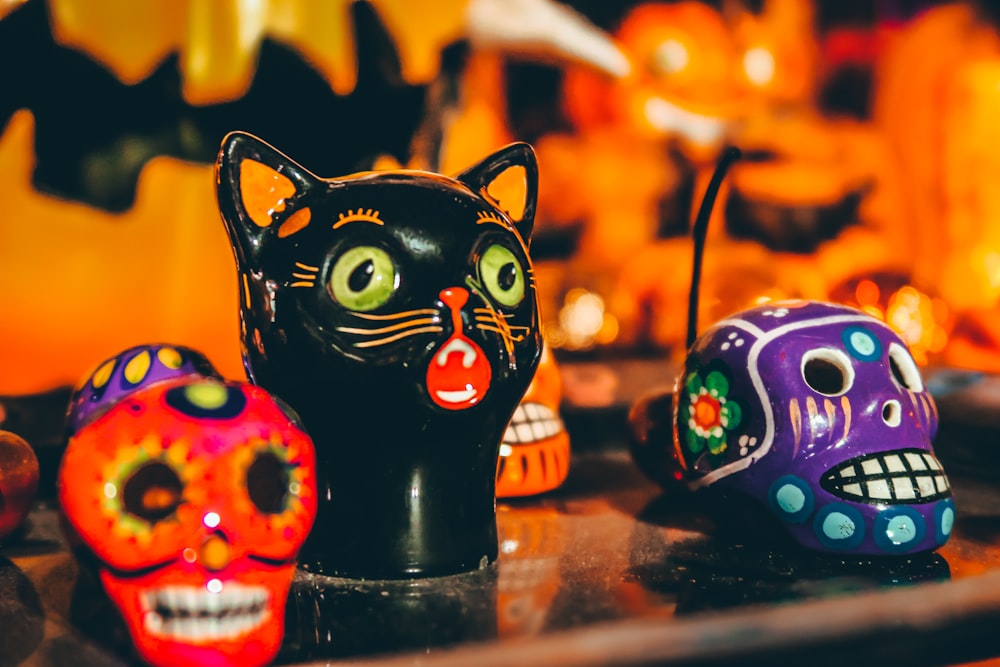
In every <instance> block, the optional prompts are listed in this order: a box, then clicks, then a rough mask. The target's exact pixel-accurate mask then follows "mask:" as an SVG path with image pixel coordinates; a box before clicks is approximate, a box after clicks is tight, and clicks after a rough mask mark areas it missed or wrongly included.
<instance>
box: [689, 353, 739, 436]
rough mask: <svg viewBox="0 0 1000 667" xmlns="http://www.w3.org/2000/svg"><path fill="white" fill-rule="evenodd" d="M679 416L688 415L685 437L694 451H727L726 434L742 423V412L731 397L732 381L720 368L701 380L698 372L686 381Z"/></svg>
mask: <svg viewBox="0 0 1000 667" xmlns="http://www.w3.org/2000/svg"><path fill="white" fill-rule="evenodd" d="M684 392H685V393H684V394H683V396H682V397H681V400H682V401H683V403H682V405H681V406H680V409H681V413H680V416H681V417H682V418H683V417H685V416H686V417H687V431H685V434H684V440H685V443H686V444H687V448H688V450H689V451H690V452H691V453H692V454H698V453H699V452H701V451H702V450H704V449H706V448H707V449H708V452H709V454H711V455H713V456H717V455H719V454H722V453H723V452H724V451H726V434H727V432H728V431H731V430H732V429H734V428H736V427H737V426H739V425H740V420H741V419H742V416H743V414H742V411H741V410H740V406H739V404H738V403H737V402H736V401H731V400H728V399H727V397H726V395H727V394H728V393H729V381H728V380H726V376H725V375H723V374H722V373H720V372H719V371H711V372H710V373H709V374H708V375H706V376H705V379H704V380H702V378H701V375H699V374H698V373H697V372H694V373H691V374H690V375H688V376H687V378H686V379H685V380H684Z"/></svg>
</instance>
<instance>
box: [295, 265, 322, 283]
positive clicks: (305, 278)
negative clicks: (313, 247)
mask: <svg viewBox="0 0 1000 667" xmlns="http://www.w3.org/2000/svg"><path fill="white" fill-rule="evenodd" d="M295 268H297V269H301V270H302V271H308V273H299V272H297V271H292V277H293V278H300V280H297V281H295V282H294V283H291V284H290V285H289V287H312V286H313V285H315V284H316V282H315V281H316V276H317V275H318V272H319V267H318V266H310V265H309V264H303V263H302V262H295Z"/></svg>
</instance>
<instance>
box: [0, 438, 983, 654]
mask: <svg viewBox="0 0 1000 667" xmlns="http://www.w3.org/2000/svg"><path fill="white" fill-rule="evenodd" d="M952 481H953V486H954V488H955V493H956V502H957V503H958V506H959V508H960V510H961V511H960V512H959V518H958V521H957V523H956V527H955V532H954V535H953V538H952V539H951V541H950V542H949V543H948V544H947V545H946V546H945V547H944V548H942V549H941V550H940V551H939V552H938V553H931V554H924V555H921V556H919V557H913V558H903V559H891V558H882V559H866V560H864V561H847V560H843V559H839V558H833V557H830V556H817V555H809V554H805V553H802V552H800V551H796V550H794V549H793V548H791V547H787V548H785V547H784V546H783V545H782V544H781V542H780V538H778V537H777V536H776V535H775V534H772V533H771V527H770V526H768V525H767V523H766V522H765V521H764V520H763V519H760V518H755V517H753V516H752V515H749V514H746V513H745V511H744V510H745V508H733V507H720V506H713V505H712V504H711V503H709V502H706V501H705V500H703V499H701V498H699V497H698V496H694V497H690V496H672V495H664V494H662V493H661V492H660V490H659V488H658V487H656V486H655V485H653V484H652V483H651V482H648V481H647V480H645V479H644V478H643V477H642V476H641V475H640V474H639V472H638V470H637V469H636V468H635V466H634V464H633V463H632V462H631V460H630V459H629V457H628V455H627V453H625V452H624V451H621V450H620V449H610V450H591V451H584V452H582V453H581V454H579V455H578V456H577V458H576V459H575V460H574V466H573V470H572V473H571V475H570V477H569V479H568V480H567V482H566V484H565V485H564V486H563V487H562V488H561V489H559V490H558V491H556V492H554V493H552V494H550V495H548V496H545V497H543V498H536V499H527V500H521V501H518V502H506V503H501V504H500V505H499V507H498V527H499V533H500V556H499V559H498V560H497V562H496V563H495V564H494V565H492V566H490V567H488V568H486V569H483V570H480V571H478V572H473V573H469V574H464V575H457V576H451V577H442V578H436V579H425V580H415V581H359V580H344V579H334V578H327V577H319V576H315V575H311V574H308V573H304V572H300V573H299V575H298V577H297V579H296V582H295V585H294V587H293V591H292V594H291V596H290V597H289V601H288V617H287V627H286V633H285V643H284V645H283V648H282V651H281V653H280V655H279V659H278V662H279V663H283V664H284V663H303V662H305V663H308V662H319V663H320V664H322V663H325V661H327V660H331V659H334V660H337V661H338V664H339V661H341V660H346V661H350V660H352V659H353V660H363V661H365V662H368V661H375V662H387V663H389V664H395V662H396V661H400V662H401V664H402V663H405V662H409V661H411V660H412V659H413V658H414V656H416V657H419V658H420V660H421V661H422V662H424V663H427V664H434V662H435V661H438V660H439V661H440V662H441V664H456V665H457V664H467V663H466V662H465V661H468V660H475V661H476V663H477V664H494V663H496V664H501V662H504V663H506V664H512V663H511V662H510V661H512V660H513V661H515V662H516V661H518V660H521V661H526V664H559V665H563V664H567V665H568V664H608V663H615V664H646V663H648V662H654V661H656V662H660V661H662V662H668V661H670V660H672V659H676V660H679V661H681V662H690V661H692V660H700V661H702V662H707V663H711V662H712V661H722V662H724V661H725V659H726V657H727V656H728V658H729V659H732V658H733V657H734V656H736V655H739V656H741V660H745V659H751V658H755V657H760V658H762V659H763V658H766V657H768V656H772V657H773V656H779V657H797V656H798V657H808V658H809V660H810V662H811V663H812V664H817V661H819V663H824V664H825V661H826V660H830V661H835V660H841V661H842V660H844V659H846V657H845V656H849V655H850V656H854V657H855V658H857V659H862V660H865V661H867V660H869V659H875V658H878V659H882V658H883V657H885V658H886V659H893V660H895V659H904V658H905V659H907V660H908V664H940V663H942V662H951V661H952V659H953V658H954V659H956V660H957V659H962V660H967V659H978V658H981V657H985V656H989V655H994V654H995V655H1000V640H998V639H997V638H996V637H995V633H994V632H992V630H990V629H989V628H990V627H991V625H990V624H995V623H996V621H997V620H998V618H1000V572H998V570H997V564H998V561H1000V548H998V545H1000V518H998V517H1000V509H998V508H1000V502H997V501H998V496H1000V490H998V489H996V488H994V487H993V486H991V485H990V484H988V483H987V482H985V481H981V480H977V479H976V478H975V477H972V476H964V475H960V476H958V477H955V476H954V475H953V480H952ZM734 510H738V511H734ZM0 554H2V560H0V656H2V657H0V665H4V666H5V665H18V664H27V665H46V666H47V665H69V664H72V665H78V666H81V667H88V666H94V667H97V666H105V665H108V666H110V665H119V664H129V657H128V648H127V642H125V640H124V634H123V630H122V628H121V627H120V626H119V625H118V623H117V622H116V619H115V616H114V612H113V609H112V608H111V607H110V605H108V603H107V602H106V601H105V600H103V598H102V597H101V595H100V594H99V589H98V588H97V587H96V586H94V583H93V582H92V581H89V577H87V576H85V575H86V572H81V570H80V568H79V567H78V565H77V563H76V561H75V560H74V559H73V557H72V556H71V555H70V553H69V552H68V551H67V550H66V546H65V544H64V543H63V541H62V539H61V536H60V533H59V529H58V515H57V512H56V511H55V509H54V508H52V507H50V506H45V505H40V506H39V507H38V508H37V509H36V511H35V512H34V513H33V514H32V516H31V520H30V524H29V526H28V529H27V531H26V534H24V535H23V536H22V537H21V538H19V539H18V540H16V541H13V542H10V543H8V544H6V545H4V547H3V548H2V550H0ZM992 627H995V625H994V626H992ZM679 632H683V634H682V635H680V636H678V633H679ZM678 637H679V638H678ZM838 637H839V639H838ZM854 639H859V640H864V641H853V640H854ZM838 645H839V646H842V649H841V650H836V649H835V648H834V647H836V646H838ZM844 646H847V647H849V650H848V648H843V647H844ZM935 646H937V647H938V648H936V649H935V648H933V647H935ZM820 651H821V652H820ZM845 651H846V652H845ZM797 652H798V653H797ZM817 656H819V657H817Z"/></svg>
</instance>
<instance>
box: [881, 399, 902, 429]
mask: <svg viewBox="0 0 1000 667" xmlns="http://www.w3.org/2000/svg"><path fill="white" fill-rule="evenodd" d="M902 418H903V409H902V408H901V407H900V406H899V401H897V400H895V399H893V400H891V401H886V402H885V403H883V404H882V421H884V422H885V423H886V425H887V426H892V427H895V426H899V422H900V421H901V420H902Z"/></svg>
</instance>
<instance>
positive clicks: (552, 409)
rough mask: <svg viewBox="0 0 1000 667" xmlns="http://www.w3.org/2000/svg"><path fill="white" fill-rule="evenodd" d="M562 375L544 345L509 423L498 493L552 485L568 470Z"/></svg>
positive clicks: (520, 492)
mask: <svg viewBox="0 0 1000 667" xmlns="http://www.w3.org/2000/svg"><path fill="white" fill-rule="evenodd" d="M561 399H562V379H561V377H560V376H559V368H558V367H557V366H556V361H555V358H554V357H553V356H552V353H551V352H549V350H548V348H543V349H542V358H541V361H540V362H539V364H538V369H537V370H536V371H535V377H534V379H533V380H532V381H531V384H530V385H528V391H527V392H526V393H525V395H524V398H522V399H521V402H520V404H519V405H518V406H517V409H516V410H514V416H513V417H512V418H511V420H510V423H509V424H508V425H507V431H506V432H505V433H504V436H503V442H502V443H501V445H500V458H499V460H498V462H497V492H496V493H497V497H499V498H511V497H515V496H532V495H537V494H539V493H545V492H546V491H551V490H552V489H555V488H556V487H558V486H559V485H560V484H562V483H563V481H564V480H565V479H566V476H567V475H568V474H569V461H570V444H569V433H567V431H566V426H565V425H564V424H563V421H562V418H561V417H560V416H559V402H560V400H561Z"/></svg>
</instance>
